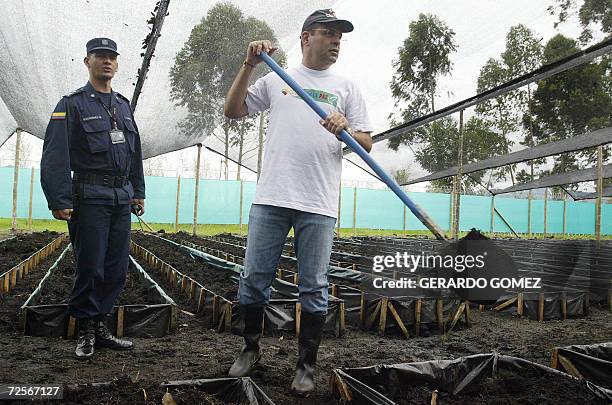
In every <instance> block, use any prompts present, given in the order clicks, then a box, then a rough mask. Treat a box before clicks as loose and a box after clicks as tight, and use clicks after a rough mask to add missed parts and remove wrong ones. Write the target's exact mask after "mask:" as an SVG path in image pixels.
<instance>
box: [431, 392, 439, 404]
mask: <svg viewBox="0 0 612 405" xmlns="http://www.w3.org/2000/svg"><path fill="white" fill-rule="evenodd" d="M437 404H438V390H433V392H432V393H431V402H430V405H437Z"/></svg>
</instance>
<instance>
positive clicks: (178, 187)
mask: <svg viewBox="0 0 612 405" xmlns="http://www.w3.org/2000/svg"><path fill="white" fill-rule="evenodd" d="M180 199H181V176H180V175H179V176H178V179H177V182H176V213H175V216H174V232H178V229H179V204H180Z"/></svg>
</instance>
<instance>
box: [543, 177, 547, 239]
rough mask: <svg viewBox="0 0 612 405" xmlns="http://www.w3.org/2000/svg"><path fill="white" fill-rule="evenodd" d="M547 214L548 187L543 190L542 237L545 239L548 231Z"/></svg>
mask: <svg viewBox="0 0 612 405" xmlns="http://www.w3.org/2000/svg"><path fill="white" fill-rule="evenodd" d="M547 213H548V187H546V188H545V189H544V237H546V234H547V231H548V221H547V216H548V215H547Z"/></svg>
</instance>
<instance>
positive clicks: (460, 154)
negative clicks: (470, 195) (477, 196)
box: [453, 110, 463, 240]
mask: <svg viewBox="0 0 612 405" xmlns="http://www.w3.org/2000/svg"><path fill="white" fill-rule="evenodd" d="M457 152H458V153H457V187H456V190H455V213H454V215H453V239H454V240H457V239H459V225H460V219H461V218H460V215H461V180H462V179H461V177H462V175H463V110H461V111H459V146H458V151H457Z"/></svg>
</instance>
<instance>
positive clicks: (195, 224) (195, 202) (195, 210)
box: [192, 143, 202, 235]
mask: <svg viewBox="0 0 612 405" xmlns="http://www.w3.org/2000/svg"><path fill="white" fill-rule="evenodd" d="M197 147H198V158H197V160H196V173H195V195H194V197H193V231H192V233H193V235H195V234H196V233H197V229H198V198H199V196H200V158H201V155H202V144H201V143H199V144H198V145H197Z"/></svg>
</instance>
